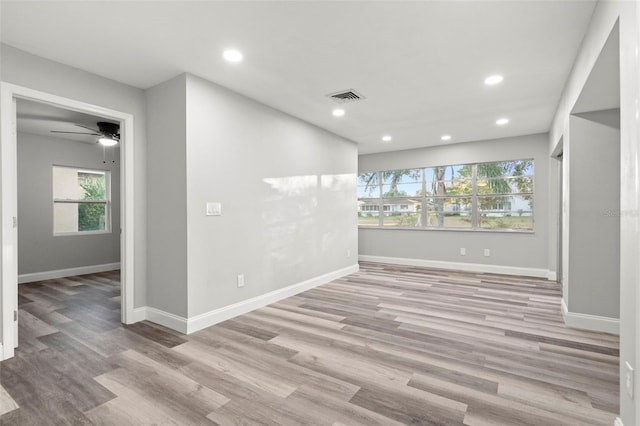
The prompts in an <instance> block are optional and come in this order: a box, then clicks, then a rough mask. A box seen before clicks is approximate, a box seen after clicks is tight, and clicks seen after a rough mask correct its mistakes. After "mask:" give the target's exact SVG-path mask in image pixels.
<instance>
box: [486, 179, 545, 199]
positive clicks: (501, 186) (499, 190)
mask: <svg viewBox="0 0 640 426" xmlns="http://www.w3.org/2000/svg"><path fill="white" fill-rule="evenodd" d="M477 185H478V195H483V194H517V193H522V192H524V193H531V192H533V178H532V177H508V178H490V179H488V178H478V184H477Z"/></svg>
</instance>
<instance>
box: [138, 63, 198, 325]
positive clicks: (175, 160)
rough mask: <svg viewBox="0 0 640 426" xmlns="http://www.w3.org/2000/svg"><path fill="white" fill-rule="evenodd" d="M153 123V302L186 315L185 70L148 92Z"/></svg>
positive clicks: (149, 167)
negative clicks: (183, 72)
mask: <svg viewBox="0 0 640 426" xmlns="http://www.w3.org/2000/svg"><path fill="white" fill-rule="evenodd" d="M146 97H147V123H148V126H149V129H148V137H149V150H148V157H147V172H148V173H149V180H148V186H147V188H148V192H147V208H148V211H149V218H148V221H147V242H148V243H147V247H148V259H149V270H148V271H147V276H148V278H149V282H148V287H147V288H148V296H147V302H148V304H149V306H151V307H154V308H156V309H160V310H162V311H164V312H170V313H173V314H174V315H179V316H181V317H186V316H187V314H188V312H187V171H186V165H187V162H186V161H187V160H186V152H187V151H186V150H187V140H186V135H187V133H186V120H187V115H186V113H187V112H186V86H185V76H184V75H181V76H178V77H176V78H174V79H171V80H169V81H167V82H164V83H162V84H159V85H157V86H155V87H153V88H151V89H149V90H147V91H146Z"/></svg>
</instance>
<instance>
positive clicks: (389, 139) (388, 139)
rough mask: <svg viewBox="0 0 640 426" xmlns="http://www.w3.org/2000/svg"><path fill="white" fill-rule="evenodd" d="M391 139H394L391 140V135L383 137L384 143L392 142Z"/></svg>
mask: <svg viewBox="0 0 640 426" xmlns="http://www.w3.org/2000/svg"><path fill="white" fill-rule="evenodd" d="M391 139H392V138H391V136H389V135H384V136H383V137H382V142H391Z"/></svg>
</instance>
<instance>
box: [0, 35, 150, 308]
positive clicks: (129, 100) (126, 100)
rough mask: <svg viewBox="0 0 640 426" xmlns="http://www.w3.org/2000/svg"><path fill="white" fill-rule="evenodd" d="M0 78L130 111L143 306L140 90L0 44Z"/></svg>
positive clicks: (138, 301) (138, 295) (138, 298)
mask: <svg viewBox="0 0 640 426" xmlns="http://www.w3.org/2000/svg"><path fill="white" fill-rule="evenodd" d="M0 55H1V56H0V59H1V60H0V75H1V76H2V81H5V82H8V83H12V84H16V85H19V86H23V87H27V88H30V89H35V90H39V91H42V92H46V93H50V94H53V95H57V96H62V97H66V98H70V99H74V100H78V101H81V102H85V103H89V104H92V105H98V106H101V107H104V108H109V109H113V110H116V111H121V112H125V113H129V114H132V115H133V117H134V125H135V128H134V135H135V145H134V151H135V155H134V161H135V164H134V168H135V174H134V176H133V181H134V193H135V201H136V204H135V214H136V216H135V218H134V223H135V235H134V238H135V250H136V252H135V258H136V265H135V269H134V282H135V295H134V306H135V307H138V306H145V305H146V282H147V278H146V270H147V260H146V258H147V256H146V253H147V247H146V215H147V213H146V184H145V181H146V146H147V142H146V136H145V133H146V123H145V118H146V117H145V115H146V114H145V100H144V94H143V92H142V90H139V89H136V88H133V87H130V86H126V85H124V84H121V83H118V82H115V81H112V80H108V79H105V78H102V77H99V76H97V75H95V74H90V73H87V72H85V71H82V70H79V69H76V68H72V67H69V66H67V65H63V64H60V63H58V62H53V61H50V60H47V59H44V58H41V57H38V56H34V55H30V54H28V53H26V52H23V51H21V50H18V49H15V48H13V47H10V46H7V45H4V44H3V45H2V46H1V50H0Z"/></svg>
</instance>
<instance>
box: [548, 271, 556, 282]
mask: <svg viewBox="0 0 640 426" xmlns="http://www.w3.org/2000/svg"><path fill="white" fill-rule="evenodd" d="M547 279H548V280H549V281H558V274H557V272H556V271H547Z"/></svg>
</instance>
